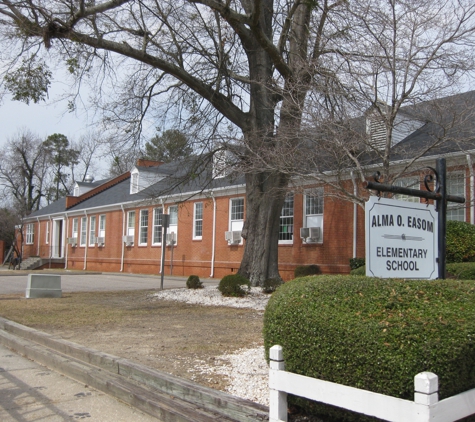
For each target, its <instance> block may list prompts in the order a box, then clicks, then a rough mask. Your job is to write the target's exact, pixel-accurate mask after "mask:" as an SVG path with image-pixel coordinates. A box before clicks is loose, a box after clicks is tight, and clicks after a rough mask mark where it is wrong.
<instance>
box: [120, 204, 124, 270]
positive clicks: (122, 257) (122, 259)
mask: <svg viewBox="0 0 475 422" xmlns="http://www.w3.org/2000/svg"><path fill="white" fill-rule="evenodd" d="M120 208H121V209H122V238H121V239H120V240H121V241H122V252H121V256H120V272H123V271H124V255H125V243H124V236H125V210H124V205H123V204H120Z"/></svg>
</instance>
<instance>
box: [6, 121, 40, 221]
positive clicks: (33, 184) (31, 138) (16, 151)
mask: <svg viewBox="0 0 475 422" xmlns="http://www.w3.org/2000/svg"><path fill="white" fill-rule="evenodd" d="M47 162H48V159H47V154H46V152H45V150H44V148H43V144H42V142H41V140H40V139H39V137H38V136H37V135H34V134H33V133H32V132H30V131H28V130H26V129H24V130H22V131H20V132H19V133H18V134H17V135H15V136H14V137H12V138H11V139H9V140H7V143H6V146H5V147H4V148H3V150H2V151H0V182H1V183H2V184H3V190H4V193H5V195H6V197H7V198H10V200H11V202H9V204H10V206H11V207H12V208H13V209H14V210H15V211H16V213H17V214H18V215H20V216H26V215H28V214H30V213H31V212H32V211H35V210H38V209H39V208H40V205H41V199H42V197H43V196H44V194H45V192H44V188H45V181H46V173H47V167H48V166H47Z"/></svg>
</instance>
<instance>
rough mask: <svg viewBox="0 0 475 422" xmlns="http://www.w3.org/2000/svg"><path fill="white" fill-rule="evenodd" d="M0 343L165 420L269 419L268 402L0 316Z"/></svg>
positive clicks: (252, 421) (245, 421) (243, 421)
mask: <svg viewBox="0 0 475 422" xmlns="http://www.w3.org/2000/svg"><path fill="white" fill-rule="evenodd" d="M0 343H1V344H3V345H4V346H6V347H8V348H10V349H12V350H15V351H17V352H18V353H20V354H22V355H23V356H26V357H27V358H30V359H32V360H34V361H36V362H39V363H41V364H43V365H45V366H47V367H49V368H51V369H53V370H55V371H57V372H60V373H62V374H64V375H66V376H68V377H70V378H73V379H75V380H77V381H80V382H83V383H85V384H87V385H90V386H91V387H93V388H95V389H97V390H100V391H102V392H104V393H106V394H108V395H111V396H113V397H115V398H117V399H119V400H121V401H123V402H125V403H127V404H129V405H131V406H134V407H136V408H138V409H140V410H142V411H143V412H146V413H148V414H150V415H152V416H155V417H157V418H159V420H161V421H164V422H182V421H183V422H190V421H193V422H201V421H203V422H208V421H210V422H211V421H215V422H217V421H223V422H224V421H230V422H231V421H236V422H256V421H267V420H268V415H269V410H268V407H267V406H263V405H260V404H258V403H254V402H251V401H250V400H245V399H241V398H239V397H235V396H232V395H230V394H227V393H224V392H221V391H218V390H213V389H211V388H208V387H204V386H202V385H199V384H197V383H194V382H192V381H188V380H185V379H182V378H178V377H174V376H172V375H170V374H167V373H164V372H161V371H157V370H155V369H151V368H149V367H147V366H145V365H142V364H138V363H135V362H132V361H130V360H128V359H123V358H120V357H117V356H113V355H110V354H107V353H103V352H100V351H97V350H94V349H90V348H87V347H84V346H81V345H79V344H76V343H73V342H70V341H68V340H63V339H61V338H59V337H57V336H54V335H51V334H47V333H43V332H41V331H38V330H35V329H33V328H29V327H26V326H24V325H21V324H17V323H15V322H13V321H9V320H7V319H4V318H1V317H0Z"/></svg>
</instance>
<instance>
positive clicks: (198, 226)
mask: <svg viewBox="0 0 475 422" xmlns="http://www.w3.org/2000/svg"><path fill="white" fill-rule="evenodd" d="M193 239H194V240H201V239H203V202H195V203H194V204H193Z"/></svg>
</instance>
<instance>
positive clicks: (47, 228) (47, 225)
mask: <svg viewBox="0 0 475 422" xmlns="http://www.w3.org/2000/svg"><path fill="white" fill-rule="evenodd" d="M45 243H46V244H48V243H49V221H47V222H46V239H45Z"/></svg>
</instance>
